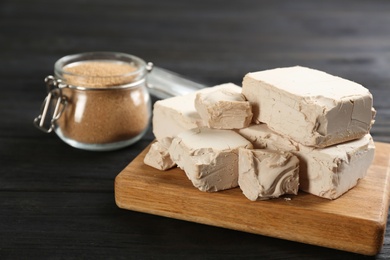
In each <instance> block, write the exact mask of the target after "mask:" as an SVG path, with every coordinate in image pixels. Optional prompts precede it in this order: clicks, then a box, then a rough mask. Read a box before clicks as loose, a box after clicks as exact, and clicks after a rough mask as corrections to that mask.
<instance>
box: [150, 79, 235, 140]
mask: <svg viewBox="0 0 390 260" xmlns="http://www.w3.org/2000/svg"><path fill="white" fill-rule="evenodd" d="M218 89H227V90H229V89H230V90H235V91H237V90H238V91H241V87H239V86H237V85H235V84H233V83H225V84H221V85H217V86H214V87H210V88H204V89H201V90H198V91H195V92H194V93H190V94H187V95H184V96H177V97H172V98H167V99H164V100H159V101H157V102H156V103H155V104H154V107H153V118H152V122H153V133H154V135H155V137H156V139H157V140H161V139H162V138H164V137H175V136H176V135H177V134H179V133H180V132H182V131H184V130H188V129H191V128H195V127H200V126H204V125H205V123H204V122H203V120H202V119H201V117H200V116H199V114H198V112H197V111H196V109H195V104H194V103H195V98H196V95H197V93H209V92H212V91H215V90H218Z"/></svg>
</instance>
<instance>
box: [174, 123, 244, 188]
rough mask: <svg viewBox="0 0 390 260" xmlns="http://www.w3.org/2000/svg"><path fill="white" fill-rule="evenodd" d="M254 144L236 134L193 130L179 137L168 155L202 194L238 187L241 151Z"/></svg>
mask: <svg viewBox="0 0 390 260" xmlns="http://www.w3.org/2000/svg"><path fill="white" fill-rule="evenodd" d="M240 147H243V148H252V144H251V143H250V142H249V141H248V140H246V139H245V138H244V137H242V136H241V135H239V134H238V133H236V132H234V131H233V130H220V129H210V128H207V127H202V128H194V129H190V130H186V131H183V132H181V133H180V134H179V135H178V136H176V137H175V138H174V139H173V141H172V144H171V146H170V147H169V154H170V155H171V158H172V160H173V161H174V162H175V163H176V164H177V166H178V167H180V168H181V169H182V170H184V172H185V173H186V175H187V177H188V178H189V179H190V180H191V182H192V184H193V185H194V186H195V187H197V188H198V189H199V190H201V191H209V192H214V191H219V190H226V189H230V188H234V187H237V186H238V149H239V148H240Z"/></svg>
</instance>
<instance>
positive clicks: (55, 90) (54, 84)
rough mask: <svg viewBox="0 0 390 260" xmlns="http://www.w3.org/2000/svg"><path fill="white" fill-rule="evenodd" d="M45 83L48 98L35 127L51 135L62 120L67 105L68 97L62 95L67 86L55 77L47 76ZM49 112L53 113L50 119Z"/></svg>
mask: <svg viewBox="0 0 390 260" xmlns="http://www.w3.org/2000/svg"><path fill="white" fill-rule="evenodd" d="M45 83H46V88H47V96H46V98H45V100H44V101H43V103H42V106H41V113H40V114H39V116H37V117H36V118H35V119H34V125H35V126H36V127H37V128H38V129H40V130H42V131H43V132H45V133H50V132H51V131H53V129H54V123H55V122H56V120H58V119H59V118H60V116H61V114H62V112H64V110H65V107H66V105H67V100H66V97H64V96H63V95H62V90H61V88H63V87H64V86H66V85H64V84H62V83H61V81H60V80H57V79H56V78H54V77H53V76H47V77H46V78H45ZM54 104H55V105H54ZM53 105H54V106H53ZM53 108H54V110H53ZM49 111H53V114H52V116H51V118H50V119H49V118H48V117H47V115H48V113H49Z"/></svg>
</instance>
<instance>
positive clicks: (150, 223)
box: [0, 0, 390, 260]
mask: <svg viewBox="0 0 390 260" xmlns="http://www.w3.org/2000/svg"><path fill="white" fill-rule="evenodd" d="M389 24H390V2H389V1H386V0H342V1H340V0H329V1H311V0H296V1H281V0H275V1H269V0H258V1H252V0H240V1H230V0H227V1H222V0H207V1H205V0H200V1H180V0H165V1H157V0H131V1H128V0H110V1H107V0H83V1H80V0H67V1H63V0H50V1H49V0H34V1H31V0H2V1H0V87H1V91H0V120H1V121H0V165H1V167H0V259H12V260H13V259H40V260H41V259H234V260H236V259H245V260H247V259H278V260H280V259H289V260H293V259H332V260H334V259H336V260H337V259H342V260H345V259H354V260H355V259H365V260H366V259H389V258H390V230H389V228H388V225H387V228H386V231H385V237H384V241H383V246H382V249H381V250H380V252H379V253H378V254H377V255H375V256H370V257H368V256H363V255H360V254H356V253H350V252H346V251H342V250H336V249H329V248H325V247H319V246H314V245H309V244H305V243H299V242H292V241H289V240H286V239H278V238H274V237H269V236H263V235H257V234H252V233H248V232H241V231H236V230H231V229H227V228H219V227H215V226H211V225H203V224H197V223H194V222H190V221H181V220H177V219H173V218H166V217H160V216H157V215H153V214H145V213H140V212H136V211H131V210H123V209H120V208H119V207H117V205H116V203H115V197H114V180H115V177H116V176H117V175H118V174H119V173H120V172H121V171H122V170H123V169H125V168H126V167H127V165H128V164H129V163H130V162H131V161H133V160H134V159H135V158H136V157H137V156H138V155H139V154H140V153H141V151H143V150H144V149H145V147H147V146H148V145H149V144H150V143H151V142H152V141H153V140H154V139H155V137H154V136H153V133H152V131H151V129H152V128H151V127H150V129H149V131H148V132H147V134H146V135H145V136H144V137H143V138H142V140H140V141H139V142H137V143H136V144H134V145H132V146H130V147H127V148H124V149H122V150H118V151H112V152H101V153H96V152H88V151H83V150H78V149H75V148H72V147H70V146H68V145H66V144H65V143H63V142H62V141H61V140H60V139H59V138H58V137H57V136H56V135H55V134H45V133H43V132H41V131H39V130H38V129H36V128H35V127H34V126H33V123H32V122H33V119H34V118H35V117H36V116H37V115H38V113H39V110H40V106H41V104H42V101H43V99H44V97H45V95H46V88H45V85H44V82H43V80H44V78H45V77H46V76H47V75H50V74H53V70H54V68H53V67H54V63H55V62H56V61H57V60H58V59H59V58H61V57H63V56H65V55H68V54H74V53H81V52H89V51H117V52H125V53H129V54H133V55H137V56H139V57H142V58H144V59H145V60H146V61H151V62H153V63H154V64H155V65H156V66H159V67H162V68H166V69H169V70H172V71H174V72H177V73H179V74H182V75H184V76H186V77H188V78H190V79H193V80H195V81H198V82H200V83H203V84H206V85H210V86H212V85H217V84H221V83H225V82H233V83H236V84H240V83H241V81H242V77H243V75H245V73H247V72H249V71H257V70H263V69H269V68H276V67H282V66H293V65H301V66H307V67H311V68H315V69H319V70H323V71H326V72H328V73H331V74H334V75H337V76H341V77H343V78H346V79H350V80H353V81H356V82H358V83H360V84H362V85H363V86H365V87H367V88H368V89H369V90H370V92H371V93H372V94H373V97H374V106H375V108H376V109H377V117H376V122H375V125H374V127H373V128H372V131H371V133H372V135H373V138H374V140H375V142H385V143H389V142H390V102H389V97H390V87H389V86H390V73H389V71H390V26H389ZM154 101H156V99H155V98H154V99H153V102H154ZM293 201H294V200H293ZM282 202H285V201H282ZM366 203H367V204H368V205H371V201H370V200H369V199H366ZM387 220H388V221H389V218H388V219H387ZM335 224H337V223H335ZM359 232H360V229H357V230H356V231H355V233H356V237H359V235H358V234H359ZM350 239H351V243H358V242H356V241H354V240H356V238H355V236H353V237H350Z"/></svg>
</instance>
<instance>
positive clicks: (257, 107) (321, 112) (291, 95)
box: [242, 66, 375, 147]
mask: <svg viewBox="0 0 390 260" xmlns="http://www.w3.org/2000/svg"><path fill="white" fill-rule="evenodd" d="M242 93H243V94H244V95H245V97H246V98H247V100H249V101H250V102H251V104H252V110H253V119H254V122H256V123H259V122H261V123H266V124H267V125H268V127H269V128H271V129H272V130H274V131H275V132H277V133H279V134H281V135H284V136H287V137H289V138H291V139H293V140H294V141H296V142H298V143H301V144H303V145H306V146H315V147H326V146H330V145H333V144H338V143H342V142H346V141H350V140H354V139H358V138H362V137H363V136H365V135H366V134H368V133H369V130H370V129H371V125H372V124H373V122H374V121H373V119H374V116H375V110H374V109H373V106H372V104H373V100H372V95H371V93H370V92H369V91H368V89H366V88H364V87H363V86H361V85H360V84H357V83H355V82H352V81H349V80H346V79H343V78H340V77H336V76H332V75H330V74H327V73H325V72H322V71H318V70H314V69H309V68H305V67H299V66H296V67H288V68H278V69H271V70H265V71H259V72H253V73H248V74H247V75H245V77H244V80H243V86H242Z"/></svg>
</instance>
